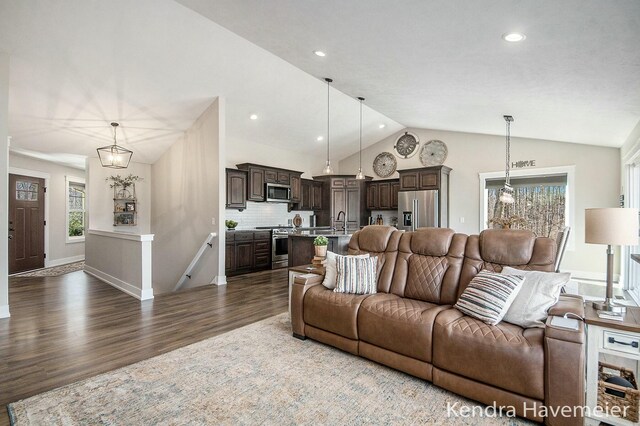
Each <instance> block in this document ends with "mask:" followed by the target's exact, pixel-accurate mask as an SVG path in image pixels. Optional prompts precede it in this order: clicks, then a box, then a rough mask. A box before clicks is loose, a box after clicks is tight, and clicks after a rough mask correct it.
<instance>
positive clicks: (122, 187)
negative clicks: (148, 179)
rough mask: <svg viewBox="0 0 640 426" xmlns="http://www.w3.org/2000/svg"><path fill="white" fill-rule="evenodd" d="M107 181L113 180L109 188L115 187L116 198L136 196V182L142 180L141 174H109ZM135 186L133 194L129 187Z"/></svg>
mask: <svg viewBox="0 0 640 426" xmlns="http://www.w3.org/2000/svg"><path fill="white" fill-rule="evenodd" d="M105 180H106V181H107V182H109V181H111V183H110V184H109V188H113V192H114V198H135V187H136V185H135V183H136V182H137V181H139V180H142V178H141V177H140V176H136V175H132V174H130V175H129V176H125V177H122V176H120V175H115V176H109V177H108V178H106V179H105ZM130 186H132V187H133V194H131V192H129V190H128V188H129V187H130Z"/></svg>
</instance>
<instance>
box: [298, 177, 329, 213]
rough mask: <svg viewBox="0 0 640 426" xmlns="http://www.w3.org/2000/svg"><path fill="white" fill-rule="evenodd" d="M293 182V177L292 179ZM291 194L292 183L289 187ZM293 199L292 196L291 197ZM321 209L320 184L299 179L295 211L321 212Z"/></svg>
mask: <svg viewBox="0 0 640 426" xmlns="http://www.w3.org/2000/svg"><path fill="white" fill-rule="evenodd" d="M292 181H293V177H292ZM291 193H292V194H293V183H292V185H291ZM292 198H293V195H292ZM321 209H322V182H318V181H315V180H311V179H300V201H299V202H298V204H297V206H296V207H295V210H306V211H309V210H314V211H315V210H321Z"/></svg>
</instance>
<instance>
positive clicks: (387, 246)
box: [348, 225, 404, 293]
mask: <svg viewBox="0 0 640 426" xmlns="http://www.w3.org/2000/svg"><path fill="white" fill-rule="evenodd" d="M402 234H404V232H403V231H398V230H397V229H396V228H394V227H393V226H383V225H371V226H365V227H364V228H362V229H361V230H360V231H356V232H355V233H354V234H353V236H352V237H351V240H350V241H349V250H348V254H350V255H359V254H369V255H370V256H371V257H376V258H377V259H378V262H377V263H378V292H383V293H388V292H389V289H390V288H391V280H392V278H393V270H394V267H395V264H396V259H397V257H398V244H399V243H400V237H401V236H402Z"/></svg>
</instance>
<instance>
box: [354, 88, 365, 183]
mask: <svg viewBox="0 0 640 426" xmlns="http://www.w3.org/2000/svg"><path fill="white" fill-rule="evenodd" d="M358 100H359V101H360V151H359V155H360V167H358V173H357V174H356V179H358V180H364V173H362V102H364V98H363V97H362V96H360V97H358Z"/></svg>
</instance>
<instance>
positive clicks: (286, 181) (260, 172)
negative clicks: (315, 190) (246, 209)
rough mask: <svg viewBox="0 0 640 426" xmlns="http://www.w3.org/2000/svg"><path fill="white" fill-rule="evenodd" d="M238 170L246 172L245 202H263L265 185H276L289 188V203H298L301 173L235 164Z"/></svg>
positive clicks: (250, 164) (258, 165)
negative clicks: (288, 186)
mask: <svg viewBox="0 0 640 426" xmlns="http://www.w3.org/2000/svg"><path fill="white" fill-rule="evenodd" d="M236 167H237V168H238V169H240V170H245V171H246V172H247V174H248V175H247V200H249V201H264V200H265V184H266V183H277V184H280V185H290V186H291V202H292V203H298V202H299V201H300V178H301V176H302V172H298V171H295V170H286V169H278V168H275V167H269V166H263V165H260V164H253V163H242V164H236Z"/></svg>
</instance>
